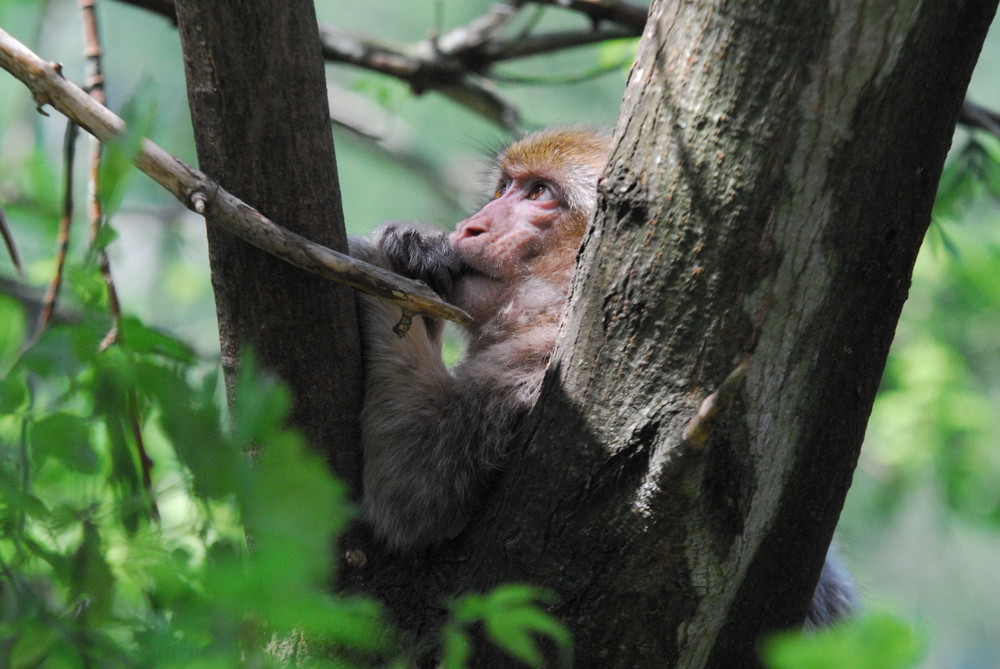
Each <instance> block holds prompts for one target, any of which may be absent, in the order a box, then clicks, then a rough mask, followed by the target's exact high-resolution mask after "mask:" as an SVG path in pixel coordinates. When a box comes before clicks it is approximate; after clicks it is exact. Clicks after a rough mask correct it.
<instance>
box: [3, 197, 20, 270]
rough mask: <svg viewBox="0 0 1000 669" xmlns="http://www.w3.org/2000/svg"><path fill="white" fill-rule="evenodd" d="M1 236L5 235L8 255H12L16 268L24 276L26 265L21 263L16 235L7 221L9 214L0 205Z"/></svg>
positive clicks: (12, 261)
mask: <svg viewBox="0 0 1000 669" xmlns="http://www.w3.org/2000/svg"><path fill="white" fill-rule="evenodd" d="M0 237H3V245H4V246H5V247H7V255H9V256H10V261H11V263H13V265H14V270H15V271H17V275H18V276H21V277H23V276H24V267H23V266H22V265H21V256H20V254H19V253H18V252H17V245H15V244H14V235H13V234H11V232H10V225H8V223H7V214H5V213H4V210H3V207H0Z"/></svg>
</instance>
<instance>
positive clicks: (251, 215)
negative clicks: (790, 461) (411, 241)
mask: <svg viewBox="0 0 1000 669" xmlns="http://www.w3.org/2000/svg"><path fill="white" fill-rule="evenodd" d="M0 66H2V67H3V68H4V69H5V70H7V71H8V72H10V73H11V74H12V75H13V76H14V77H16V78H17V79H19V80H20V81H22V82H23V83H24V84H25V85H26V86H27V87H28V89H29V90H30V91H31V94H32V96H33V97H34V99H35V102H36V103H37V104H38V108H39V111H40V112H41V113H43V114H44V112H42V110H41V108H42V107H43V106H45V105H51V106H52V107H53V108H55V109H56V110H58V111H59V112H60V113H62V114H64V115H65V116H67V117H68V118H70V119H72V120H73V121H75V122H76V123H77V124H79V125H80V127H82V128H84V129H85V130H87V132H89V133H90V134H92V135H94V136H95V137H97V138H98V139H99V140H101V141H102V142H104V143H108V142H112V141H114V140H116V139H118V138H120V137H121V136H122V135H123V134H124V133H125V122H124V121H122V120H121V119H120V118H118V117H117V116H115V115H114V114H113V113H112V112H111V111H110V110H108V109H107V108H106V107H104V106H103V105H100V104H98V103H97V102H96V101H95V100H94V99H93V98H91V97H90V96H89V95H87V93H85V92H84V91H83V90H82V89H80V88H79V87H78V86H76V85H74V84H72V83H71V82H69V81H67V80H66V79H64V78H63V77H62V75H61V74H60V66H59V65H58V64H54V63H49V62H46V61H44V60H42V59H41V58H39V57H38V56H37V55H36V54H35V53H33V52H32V51H31V50H29V49H28V48H27V47H26V46H24V45H23V44H21V43H20V42H18V41H17V40H16V39H14V38H13V37H11V36H10V35H9V34H8V33H6V32H4V31H3V30H0ZM134 162H135V165H136V167H138V168H139V169H140V170H141V171H142V172H145V173H146V174H147V175H149V176H150V177H151V178H152V179H153V180H154V181H156V182H157V183H158V184H160V185H161V186H163V187H164V188H166V189H167V190H168V191H170V192H171V193H173V194H174V196H176V197H177V198H178V199H179V200H180V201H181V202H182V203H183V204H184V206H186V207H188V208H189V209H191V210H192V211H194V212H196V213H198V214H205V213H206V212H207V211H208V210H209V209H212V210H214V211H215V213H216V214H218V222H219V224H220V225H221V226H222V227H223V229H225V230H226V231H227V232H230V233H231V234H234V235H236V236H237V237H239V238H241V239H243V240H245V241H247V242H248V243H250V244H253V245H254V246H256V247H257V248H260V249H262V250H264V251H267V252H268V253H271V254H273V255H275V256H277V257H279V258H281V259H282V260H285V261H286V262H288V263H290V264H292V265H295V266H296V267H299V268H301V269H304V270H306V271H309V272H313V273H315V274H319V275H320V276H323V277H325V278H327V279H330V280H332V281H336V282H337V283H342V284H345V285H348V286H350V287H352V288H356V289H358V290H362V291H364V292H366V293H369V294H371V295H375V296H378V297H381V298H383V299H386V300H389V301H391V302H394V303H395V304H397V305H399V307H400V308H401V309H402V310H403V312H404V314H413V313H418V314H422V315H425V316H430V317H433V318H446V319H448V320H453V321H457V322H459V323H467V322H469V320H470V318H469V316H468V314H466V313H465V312H464V311H462V310H461V309H458V308H457V307H454V306H452V305H450V304H448V303H446V302H444V301H442V300H441V299H440V298H439V297H438V296H437V295H436V294H435V293H434V292H433V291H431V290H430V289H429V288H428V287H427V286H426V285H425V284H423V283H422V282H419V281H414V280H411V279H407V278H405V277H401V276H399V275H397V274H394V273H392V272H390V271H388V270H384V269H382V268H380V267H376V266H374V265H369V264H368V263H365V262H362V261H360V260H356V259H354V258H351V257H350V256H347V255H344V254H342V253H338V252H336V251H333V250H331V249H329V248H327V247H325V246H321V245H319V244H316V243H314V242H312V241H310V240H308V239H306V238H304V237H302V236H301V235H297V234H295V233H293V232H291V231H289V230H287V229H285V228H283V227H281V226H279V225H277V224H276V223H274V222H273V221H271V220H269V219H268V218H266V217H265V216H263V215H262V214H261V213H260V212H258V211H257V210H255V209H254V208H253V207H251V206H250V205H248V204H246V203H245V202H243V201H241V200H240V199H239V198H237V197H236V196H234V195H232V194H231V193H229V192H227V191H226V190H225V189H223V188H222V187H221V186H220V185H219V184H217V183H215V182H213V181H212V180H211V179H209V178H208V177H207V176H205V175H204V174H202V173H201V172H199V171H198V170H196V169H194V168H192V167H190V166H188V165H186V164H184V163H183V162H181V161H180V160H178V159H177V158H175V157H173V156H171V155H170V154H169V153H167V152H166V151H164V150H163V149H162V148H160V147H159V146H157V145H156V144H154V143H153V142H151V141H149V140H148V139H144V140H143V141H142V143H141V148H140V151H139V154H138V155H137V156H136V157H135V160H134Z"/></svg>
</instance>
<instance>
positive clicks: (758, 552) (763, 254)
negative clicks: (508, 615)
mask: <svg viewBox="0 0 1000 669" xmlns="http://www.w3.org/2000/svg"><path fill="white" fill-rule="evenodd" d="M995 9H996V2H995V1H994V2H959V3H928V2H924V3H921V2H904V3H851V2H842V1H839V0H834V1H833V2H830V3H828V4H826V5H825V6H821V5H817V4H816V3H815V2H812V1H811V0H793V1H790V2H780V3H776V2H772V1H770V0H751V1H750V2H728V1H722V0H719V1H716V2H700V3H676V2H668V1H666V0H664V1H662V2H654V4H653V6H652V8H651V15H650V21H649V24H648V25H647V30H646V34H645V36H644V38H643V43H642V46H641V48H640V54H639V57H638V60H637V63H636V65H635V67H634V68H633V70H632V74H631V78H630V82H629V86H628V90H627V92H626V97H625V102H624V106H623V109H622V113H621V116H620V120H619V124H618V128H617V130H616V136H617V138H618V140H619V147H618V150H617V151H616V153H615V155H614V157H613V159H612V161H611V164H610V166H609V169H608V176H607V178H606V179H605V180H604V181H603V183H602V187H601V204H600V206H599V211H598V216H597V220H596V221H595V224H594V226H593V227H592V229H591V231H590V233H589V234H588V237H587V240H586V241H585V244H584V250H583V252H582V255H581V258H580V264H581V267H583V268H584V271H581V272H578V276H577V282H576V285H575V287H574V299H573V302H572V305H571V308H570V315H569V318H568V321H567V324H566V330H565V337H564V339H563V343H562V345H561V346H560V349H559V351H558V352H557V356H556V359H555V361H554V363H553V364H552V366H551V368H550V370H549V375H548V377H547V379H546V386H545V388H544V390H543V397H542V399H541V401H540V404H539V407H538V409H537V410H536V415H535V418H536V421H535V422H534V429H533V431H532V432H531V434H530V435H529V438H528V440H527V441H528V443H527V444H526V446H525V448H524V449H522V450H520V451H519V452H518V454H517V455H516V456H515V457H514V458H513V460H512V461H511V462H510V463H508V467H507V469H506V471H505V473H504V475H503V478H502V480H501V481H500V482H499V485H498V487H497V489H496V491H495V492H494V494H493V496H492V497H491V499H490V501H489V503H488V508H487V509H486V510H485V511H484V512H483V513H482V514H481V516H480V517H479V519H478V521H477V522H476V523H475V524H474V525H473V526H472V527H470V528H469V529H468V531H467V532H465V533H464V534H463V535H462V536H461V537H459V539H458V540H456V541H455V542H452V543H450V544H448V545H445V546H443V547H441V548H440V549H438V550H435V551H432V552H430V553H428V554H426V555H421V556H408V557H393V556H389V555H384V554H382V553H380V552H379V551H378V549H377V547H373V546H370V545H365V544H364V543H363V542H362V543H359V544H357V547H359V548H360V549H361V550H362V551H365V552H367V553H368V555H369V558H370V559H369V560H368V562H367V564H366V565H365V566H363V567H360V568H350V567H349V568H346V570H345V572H344V576H345V580H346V582H348V583H352V582H353V583H354V584H356V587H359V588H360V589H363V590H366V591H368V592H372V593H375V594H378V595H379V596H380V597H382V599H383V600H384V601H386V602H387V603H388V604H389V605H390V607H391V608H392V609H393V611H394V613H395V615H396V618H397V620H399V621H400V622H401V623H402V624H403V625H404V626H406V627H407V628H409V629H411V630H413V631H414V632H416V633H417V634H421V633H424V632H427V631H428V630H431V629H433V627H434V625H435V624H436V623H437V621H438V620H439V618H440V615H441V613H440V607H439V602H440V600H441V597H442V596H443V595H444V594H446V593H453V592H457V591H461V590H464V589H470V588H471V589H474V590H481V589H486V588H488V587H490V586H492V585H494V584H496V583H498V582H503V581H511V580H514V581H525V582H529V583H534V584H539V585H544V586H547V587H549V588H551V589H552V590H553V591H555V593H556V594H557V596H558V598H559V601H560V603H559V604H557V605H556V606H555V607H554V612H555V613H556V614H557V615H559V616H560V617H561V618H562V619H563V620H564V621H566V622H567V623H568V624H569V625H570V627H571V629H572V631H573V633H574V637H575V641H576V646H577V650H576V657H577V664H578V665H579V666H594V667H646V666H656V667H661V666H669V667H725V668H727V669H728V668H734V667H754V666H757V662H758V660H757V657H756V649H757V643H758V641H759V639H760V637H761V635H762V634H763V633H765V632H767V631H770V630H774V629H778V628H784V627H789V626H793V625H796V624H798V623H799V622H801V620H802V619H803V617H804V614H805V611H806V608H807V604H808V600H809V597H810V594H811V592H812V589H813V587H814V585H815V583H816V579H817V577H818V574H819V569H820V567H821V565H822V562H823V556H824V555H825V552H826V549H827V546H828V544H829V541H830V537H831V535H832V533H833V530H834V527H835V525H836V522H837V518H838V516H839V513H840V509H841V506H842V503H843V499H844V496H845V494H846V492H847V488H848V486H849V484H850V479H851V475H852V472H853V468H854V465H855V462H856V459H857V455H858V450H859V448H860V444H861V440H862V437H863V433H864V428H865V424H866V421H867V417H868V414H869V411H870V408H871V404H872V400H873V397H874V394H875V390H876V388H877V386H878V382H879V379H880V377H881V373H882V370H883V366H884V363H885V358H886V354H887V351H888V348H889V343H890V341H891V339H892V335H893V331H894V329H895V325H896V321H897V318H898V315H899V312H900V309H901V307H902V304H903V302H904V300H905V298H906V293H907V289H908V285H909V277H910V273H911V269H912V265H913V262H914V259H915V257H916V253H917V249H918V247H919V244H920V241H921V239H922V237H923V234H924V232H925V230H926V227H927V225H928V222H929V220H930V210H931V205H932V202H933V198H934V192H935V187H936V185H937V181H938V178H939V176H940V170H941V166H942V164H943V162H944V158H945V154H946V152H947V149H948V145H949V140H950V137H951V132H952V129H953V127H954V122H955V117H956V114H957V112H958V109H959V107H960V105H961V102H962V98H963V94H964V91H965V88H966V85H967V83H968V79H969V76H970V74H971V71H972V67H973V65H974V63H975V60H976V57H977V56H978V51H979V48H980V46H981V44H982V40H983V39H984V37H985V34H986V30H987V27H988V26H989V23H990V21H991V19H992V17H993V13H994V12H995ZM744 360H748V361H749V366H748V372H747V376H746V380H745V383H744V384H743V386H742V391H741V392H740V393H739V396H738V398H737V401H736V403H735V405H734V406H733V407H732V408H731V410H730V411H729V412H728V413H727V414H726V415H725V417H724V419H723V420H722V422H721V424H720V425H719V426H718V427H717V429H716V430H715V432H714V433H713V434H712V436H711V437H710V439H709V441H708V443H707V444H706V445H705V446H704V447H703V448H697V447H695V446H693V445H692V444H691V443H688V442H685V441H684V440H683V438H682V435H683V430H684V427H685V425H686V424H687V423H688V421H689V420H690V419H691V417H692V416H693V415H694V413H695V411H696V409H697V408H698V406H699V404H700V403H701V402H702V400H703V399H704V398H705V396H706V395H707V394H709V393H710V392H711V391H712V390H713V389H714V388H715V387H717V386H718V384H719V383H721V382H722V380H723V379H724V378H726V376H727V375H728V374H729V373H730V372H732V371H733V370H734V369H735V368H736V367H737V366H738V365H739V364H740V363H741V362H742V361H744ZM862 559H863V558H862ZM492 652H493V651H491V650H489V649H483V653H484V656H483V658H484V659H483V663H482V666H503V662H504V661H503V659H502V658H501V656H492V655H491V653H492Z"/></svg>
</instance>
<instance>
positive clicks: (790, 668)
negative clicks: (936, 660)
mask: <svg viewBox="0 0 1000 669" xmlns="http://www.w3.org/2000/svg"><path fill="white" fill-rule="evenodd" d="M923 648H924V644H923V643H922V641H921V640H920V637H919V636H918V635H917V634H916V633H915V632H914V631H913V629H912V628H911V626H910V625H909V624H907V623H906V622H905V621H903V620H901V619H899V618H897V617H895V616H893V615H890V614H887V613H877V612H876V613H869V614H866V615H864V616H861V617H860V618H856V619H853V620H848V621H846V622H844V623H842V624H840V625H837V626H836V627H832V628H829V629H824V630H820V631H809V632H788V633H784V634H779V635H777V636H774V637H772V638H771V639H769V640H768V641H767V642H766V643H765V644H764V649H763V652H762V655H763V657H764V660H765V661H766V663H767V666H768V667H770V668H771V669H803V668H805V667H808V668H809V669H844V667H851V669H905V668H906V667H913V666H915V665H916V663H917V662H918V661H919V660H920V659H921V657H922V655H923Z"/></svg>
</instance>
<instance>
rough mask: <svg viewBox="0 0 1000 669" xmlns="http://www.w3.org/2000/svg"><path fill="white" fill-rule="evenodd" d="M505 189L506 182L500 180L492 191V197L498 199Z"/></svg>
mask: <svg viewBox="0 0 1000 669" xmlns="http://www.w3.org/2000/svg"><path fill="white" fill-rule="evenodd" d="M506 190H507V182H505V181H501V182H500V183H498V184H497V189H496V190H495V191H493V199H494V200H496V199H499V198H500V196H501V195H503V194H504V192H506Z"/></svg>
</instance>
